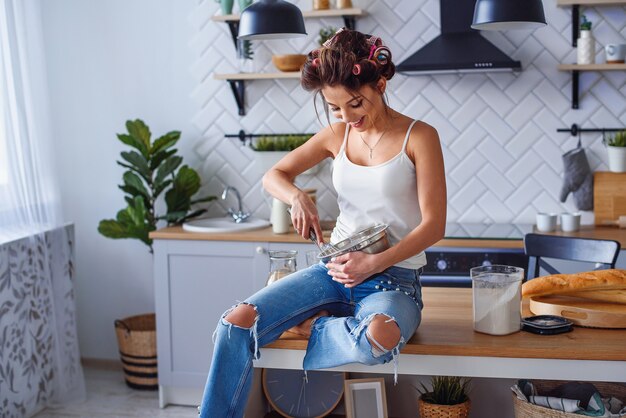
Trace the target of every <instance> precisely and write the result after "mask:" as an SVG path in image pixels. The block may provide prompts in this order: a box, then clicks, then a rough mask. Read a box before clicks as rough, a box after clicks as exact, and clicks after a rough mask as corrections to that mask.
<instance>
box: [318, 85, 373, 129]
mask: <svg viewBox="0 0 626 418" xmlns="http://www.w3.org/2000/svg"><path fill="white" fill-rule="evenodd" d="M380 84H381V83H379V85H377V88H376V89H375V88H372V87H371V86H369V85H367V86H363V87H361V89H360V90H358V91H357V92H350V91H348V90H347V89H346V88H345V87H343V86H332V87H331V86H326V87H324V88H322V95H323V96H324V99H325V100H326V102H327V103H328V108H329V110H330V112H331V113H332V114H333V116H334V117H336V118H337V119H340V120H342V121H344V122H345V123H349V124H350V125H351V127H352V128H354V129H356V130H357V131H361V132H362V131H365V130H367V129H368V128H370V127H372V126H373V124H374V121H376V120H377V118H378V117H379V116H380V115H381V114H382V112H383V111H384V109H385V104H384V102H383V99H382V93H381V91H383V90H382V89H383V88H384V85H382V86H381V85H380Z"/></svg>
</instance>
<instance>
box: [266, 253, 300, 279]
mask: <svg viewBox="0 0 626 418" xmlns="http://www.w3.org/2000/svg"><path fill="white" fill-rule="evenodd" d="M269 256H270V274H269V277H268V279H267V284H266V286H269V285H271V284H272V283H274V282H276V281H278V280H280V279H282V278H283V277H285V276H287V275H289V274H291V273H293V272H295V271H296V257H297V256H298V251H296V250H288V251H269Z"/></svg>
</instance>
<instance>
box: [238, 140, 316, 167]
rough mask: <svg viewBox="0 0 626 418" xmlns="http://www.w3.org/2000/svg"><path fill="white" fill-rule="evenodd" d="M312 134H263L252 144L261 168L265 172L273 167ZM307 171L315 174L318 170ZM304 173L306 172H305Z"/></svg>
mask: <svg viewBox="0 0 626 418" xmlns="http://www.w3.org/2000/svg"><path fill="white" fill-rule="evenodd" d="M311 136H312V135H311V134H280V135H263V136H259V137H257V138H256V140H255V141H254V142H252V143H251V144H250V147H251V148H252V149H253V150H254V151H255V157H256V160H257V161H258V165H259V168H260V170H261V171H262V172H263V173H265V172H266V171H267V170H269V169H270V168H272V166H274V164H276V163H277V162H278V161H279V160H280V159H281V158H283V157H284V156H285V155H287V154H288V153H289V151H292V150H294V149H296V148H298V147H299V146H300V145H302V144H304V143H305V142H306V141H308V140H309V138H311ZM311 170H313V169H309V170H307V171H305V173H306V174H315V172H317V171H316V170H314V171H311ZM303 174H304V173H303Z"/></svg>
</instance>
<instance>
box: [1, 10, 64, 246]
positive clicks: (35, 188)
mask: <svg viewBox="0 0 626 418" xmlns="http://www.w3.org/2000/svg"><path fill="white" fill-rule="evenodd" d="M39 1H40V0H0V110H1V111H0V155H1V156H0V243H2V242H6V241H8V240H13V239H16V238H20V237H22V236H26V235H32V233H34V232H37V231H41V230H45V229H50V228H53V227H55V226H58V225H59V224H60V219H61V216H60V202H59V198H58V196H59V193H58V189H57V184H56V182H55V175H54V171H55V170H54V166H53V162H54V160H53V158H52V155H53V153H52V151H53V147H52V145H53V144H52V140H51V135H50V123H49V120H48V108H49V101H48V96H47V85H46V73H45V71H46V66H45V60H44V53H43V36H42V31H41V17H40V13H39V12H40V11H39Z"/></svg>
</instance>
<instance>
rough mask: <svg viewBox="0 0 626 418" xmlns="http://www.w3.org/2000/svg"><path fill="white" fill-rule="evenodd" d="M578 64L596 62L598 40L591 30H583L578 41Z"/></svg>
mask: <svg viewBox="0 0 626 418" xmlns="http://www.w3.org/2000/svg"><path fill="white" fill-rule="evenodd" d="M577 45H578V47H577V49H576V52H577V57H578V64H581V65H582V64H594V63H595V62H596V40H595V39H594V37H593V35H592V34H591V31H590V30H581V31H580V38H578V41H577Z"/></svg>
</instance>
